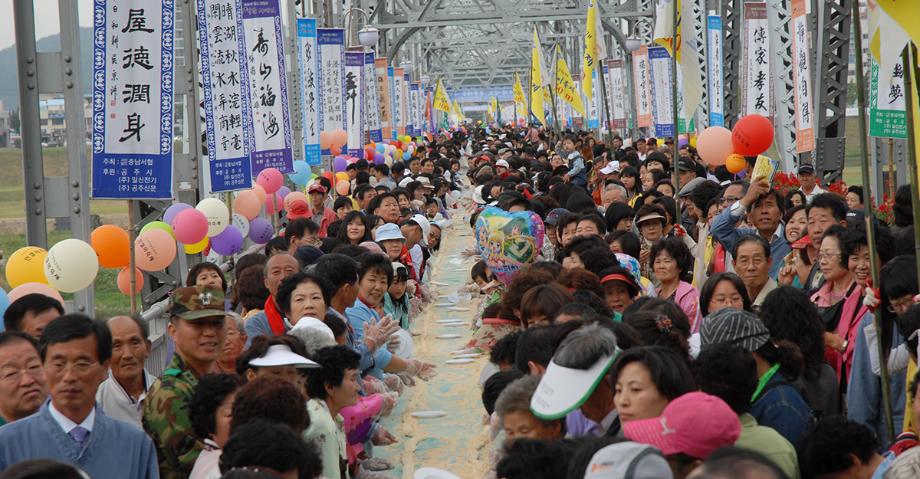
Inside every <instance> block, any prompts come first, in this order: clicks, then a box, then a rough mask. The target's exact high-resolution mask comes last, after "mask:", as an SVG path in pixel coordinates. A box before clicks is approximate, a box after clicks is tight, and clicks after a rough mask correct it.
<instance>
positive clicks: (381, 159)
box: [374, 153, 385, 165]
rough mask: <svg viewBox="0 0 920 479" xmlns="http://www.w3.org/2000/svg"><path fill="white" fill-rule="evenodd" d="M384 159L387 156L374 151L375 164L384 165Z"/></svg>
mask: <svg viewBox="0 0 920 479" xmlns="http://www.w3.org/2000/svg"><path fill="white" fill-rule="evenodd" d="M384 160H385V158H384V157H383V155H382V154H380V153H374V164H375V165H382V164H383V163H384Z"/></svg>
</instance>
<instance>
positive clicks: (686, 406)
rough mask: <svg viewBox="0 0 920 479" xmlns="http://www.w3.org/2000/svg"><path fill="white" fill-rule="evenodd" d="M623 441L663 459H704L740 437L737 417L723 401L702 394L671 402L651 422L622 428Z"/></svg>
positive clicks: (643, 420) (689, 395)
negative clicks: (650, 448) (682, 456)
mask: <svg viewBox="0 0 920 479" xmlns="http://www.w3.org/2000/svg"><path fill="white" fill-rule="evenodd" d="M623 433H624V435H625V436H626V438H627V439H630V440H632V441H636V442H638V443H642V444H648V445H650V446H654V447H656V448H658V449H659V450H660V451H661V453H662V454H664V455H665V456H672V455H674V454H681V453H683V454H686V455H688V456H690V457H694V458H697V459H705V458H706V457H707V456H709V455H710V454H711V453H712V452H713V451H715V450H716V449H718V448H720V447H724V446H731V445H732V444H734V443H735V441H737V440H738V436H740V435H741V423H740V422H739V421H738V415H736V414H735V412H734V411H732V409H731V408H730V407H728V404H725V401H723V400H721V399H719V398H717V397H715V396H712V395H710V394H706V393H703V392H696V391H695V392H690V393H687V394H684V395H683V396H680V397H678V398H677V399H674V400H673V401H671V402H670V403H668V405H667V406H665V408H664V411H662V412H661V416H658V417H653V418H651V419H637V420H634V421H629V422H627V423H625V424H623Z"/></svg>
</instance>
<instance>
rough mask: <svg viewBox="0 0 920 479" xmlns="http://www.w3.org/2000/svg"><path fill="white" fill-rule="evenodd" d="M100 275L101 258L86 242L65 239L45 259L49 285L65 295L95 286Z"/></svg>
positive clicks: (52, 248) (53, 247) (49, 251)
mask: <svg viewBox="0 0 920 479" xmlns="http://www.w3.org/2000/svg"><path fill="white" fill-rule="evenodd" d="M98 273H99V257H98V256H97V255H96V251H95V250H93V247H92V246H90V245H89V243H87V242H85V241H81V240H78V239H73V238H70V239H65V240H63V241H61V242H59V243H57V244H56V245H54V246H52V247H51V249H49V250H48V256H46V257H45V276H46V277H47V278H48V284H49V285H51V287H52V288H54V289H56V290H58V291H61V292H64V293H74V292H77V291H80V290H81V289H85V288H86V287H88V286H89V285H91V284H93V281H95V280H96V274H98Z"/></svg>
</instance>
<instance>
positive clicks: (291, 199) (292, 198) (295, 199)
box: [284, 191, 310, 211]
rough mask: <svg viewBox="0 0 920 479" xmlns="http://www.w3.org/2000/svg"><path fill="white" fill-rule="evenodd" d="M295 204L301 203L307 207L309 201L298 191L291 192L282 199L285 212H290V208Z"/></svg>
mask: <svg viewBox="0 0 920 479" xmlns="http://www.w3.org/2000/svg"><path fill="white" fill-rule="evenodd" d="M295 203H298V204H300V203H302V204H303V205H304V206H309V205H310V199H309V198H307V195H305V194H303V193H301V192H299V191H292V192H290V193H289V194H288V195H287V196H285V197H284V209H285V210H286V211H291V209H292V208H291V207H292V206H293V205H294V204H295Z"/></svg>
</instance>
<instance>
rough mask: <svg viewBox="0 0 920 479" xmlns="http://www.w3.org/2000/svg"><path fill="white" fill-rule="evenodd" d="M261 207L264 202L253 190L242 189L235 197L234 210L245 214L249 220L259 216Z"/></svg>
mask: <svg viewBox="0 0 920 479" xmlns="http://www.w3.org/2000/svg"><path fill="white" fill-rule="evenodd" d="M263 192H264V190H263ZM261 208H262V202H261V201H259V195H258V194H257V193H256V192H255V191H252V190H244V191H240V192H239V194H237V195H236V198H234V199H233V212H234V213H239V214H241V215H243V216H244V217H245V218H246V219H247V220H251V219H253V218H255V217H256V216H259V210H260V209H261Z"/></svg>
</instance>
